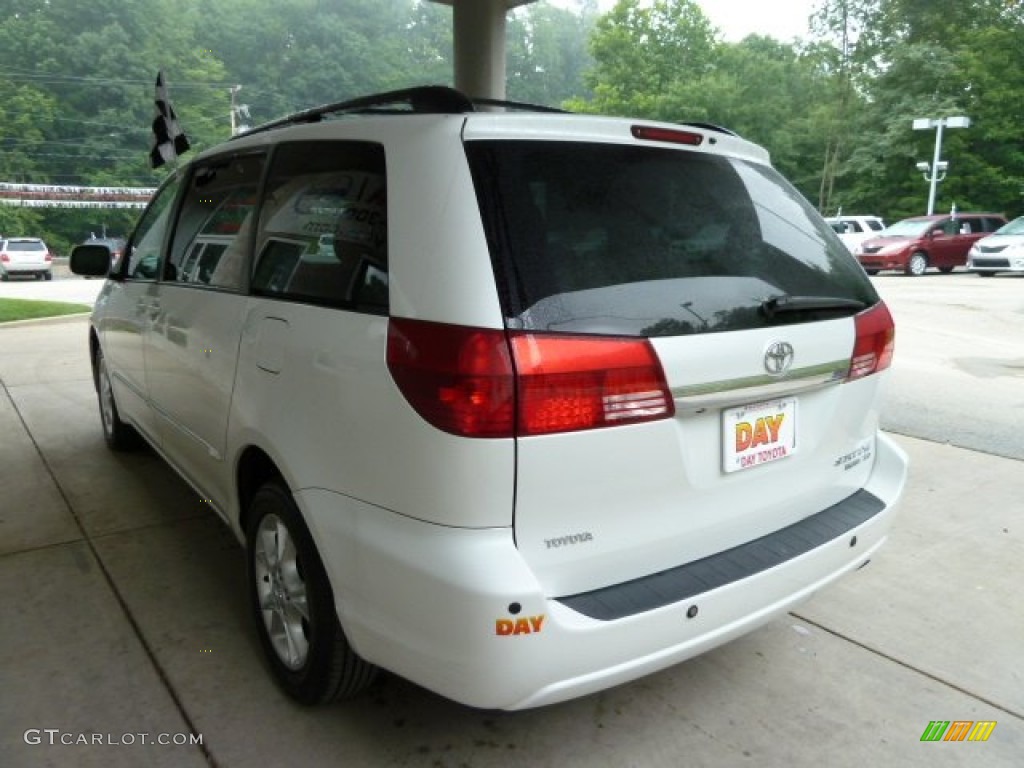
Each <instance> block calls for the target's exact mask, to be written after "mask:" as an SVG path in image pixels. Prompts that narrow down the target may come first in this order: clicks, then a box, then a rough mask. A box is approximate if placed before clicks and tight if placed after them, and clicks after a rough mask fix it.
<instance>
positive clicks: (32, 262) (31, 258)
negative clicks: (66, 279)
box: [0, 237, 53, 281]
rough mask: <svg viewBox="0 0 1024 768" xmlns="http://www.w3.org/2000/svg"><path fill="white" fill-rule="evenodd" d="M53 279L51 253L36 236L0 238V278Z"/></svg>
mask: <svg viewBox="0 0 1024 768" xmlns="http://www.w3.org/2000/svg"><path fill="white" fill-rule="evenodd" d="M11 277H34V278H36V279H37V280H42V279H46V280H52V279H53V254H52V253H50V249H49V248H47V247H46V243H44V242H43V241H42V240H40V239H39V238H38V237H8V238H0V280H5V281H6V280H10V279H11Z"/></svg>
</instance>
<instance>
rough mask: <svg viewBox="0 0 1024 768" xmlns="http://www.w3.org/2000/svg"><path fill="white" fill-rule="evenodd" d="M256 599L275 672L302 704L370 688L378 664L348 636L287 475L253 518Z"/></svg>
mask: <svg viewBox="0 0 1024 768" xmlns="http://www.w3.org/2000/svg"><path fill="white" fill-rule="evenodd" d="M246 571H247V576H248V578H247V583H248V589H249V598H250V606H251V609H252V613H253V618H254V620H255V622H256V627H257V632H258V633H259V637H260V644H261V645H262V646H263V652H264V655H265V656H266V659H267V662H268V664H269V665H270V669H271V672H272V674H273V677H274V680H275V681H276V682H277V684H278V685H279V686H280V687H281V689H282V690H283V691H284V692H285V693H287V694H288V695H289V696H290V697H292V698H293V699H295V700H296V701H298V702H299V703H301V704H307V705H310V704H326V703H329V702H331V701H336V700H339V699H344V698H350V697H352V696H355V695H356V694H358V693H360V692H361V691H363V690H364V689H365V688H367V687H368V686H369V685H370V684H371V683H372V682H373V680H374V678H375V677H376V675H377V667H375V666H374V665H372V664H370V663H368V662H367V661H365V660H364V659H362V658H360V657H359V656H358V655H357V654H356V652H355V651H353V650H352V647H351V646H350V645H349V644H348V640H347V639H346V637H345V633H344V631H343V630H342V628H341V624H340V622H339V621H338V614H337V612H336V609H335V605H334V593H333V592H332V590H331V584H330V581H329V580H328V578H327V572H326V570H325V569H324V566H323V562H322V561H321V560H320V556H319V554H318V553H317V551H316V546H315V544H314V543H313V537H312V536H311V535H310V533H309V529H308V528H306V524H305V523H304V522H303V520H302V514H301V513H300V512H299V509H298V507H297V506H296V505H295V502H294V500H293V499H292V496H291V493H290V492H289V491H288V490H287V488H285V487H284V486H283V485H282V484H281V482H280V481H279V480H275V481H271V482H268V483H266V484H265V485H263V486H262V487H261V488H260V489H259V490H258V491H257V492H256V495H255V496H253V499H252V503H251V504H250V505H249V512H248V519H247V523H246Z"/></svg>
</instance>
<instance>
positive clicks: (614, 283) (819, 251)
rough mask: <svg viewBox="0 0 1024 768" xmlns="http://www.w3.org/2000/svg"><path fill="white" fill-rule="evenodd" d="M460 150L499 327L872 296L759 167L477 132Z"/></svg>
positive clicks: (670, 327) (731, 320)
mask: <svg viewBox="0 0 1024 768" xmlns="http://www.w3.org/2000/svg"><path fill="white" fill-rule="evenodd" d="M466 152H467V155H468V157H469V161H470V167H471V170H472V172H473V180H474V184H475V186H476V191H477V197H478V200H479V203H480V209H481V214H482V217H483V221H484V225H485V228H486V231H487V236H488V242H489V244H490V249H491V255H492V260H493V262H494V266H495V272H496V274H497V276H498V285H499V289H500V291H501V295H502V301H503V305H504V308H505V314H506V318H507V323H508V325H509V327H512V328H522V329H527V330H545V331H563V332H572V333H606V334H618V335H629V336H677V335H683V334H691V333H708V332H717V331H730V330H738V329H745V328H752V327H760V326H764V325H768V324H770V323H771V322H803V321H807V320H814V319H821V318H822V317H823V316H824V315H823V314H822V313H817V314H816V313H814V312H808V313H786V314H785V317H784V319H780V318H776V319H775V320H774V321H773V320H771V319H770V318H768V317H766V315H765V313H764V312H763V311H762V304H763V302H764V301H765V300H767V299H770V298H773V297H777V296H814V297H831V298H836V299H850V300H853V301H856V302H861V303H862V304H863V305H864V306H870V305H872V304H874V303H875V302H876V301H877V294H876V293H875V291H874V288H873V287H872V285H871V283H870V281H869V280H868V278H867V276H866V275H865V274H864V271H863V270H862V269H861V268H860V266H859V265H858V264H857V262H856V261H854V260H853V258H852V257H851V256H850V254H849V252H848V251H847V249H846V248H845V247H844V246H843V244H842V243H841V242H840V240H839V239H838V238H837V237H836V236H835V233H834V232H833V231H832V229H831V227H830V226H829V225H828V224H826V223H825V221H824V220H823V219H822V218H821V217H820V216H819V215H818V213H817V212H816V211H815V210H814V209H813V208H812V207H811V206H810V205H809V204H808V203H807V201H806V200H805V199H804V198H803V197H802V196H801V195H800V193H799V192H797V191H796V190H795V189H793V187H791V186H790V185H789V184H788V183H787V182H786V181H785V180H783V178H782V177H781V176H780V175H779V174H778V173H776V172H775V171H774V170H773V169H771V168H770V167H767V166H763V165H760V164H757V163H752V162H747V161H744V160H738V159H733V158H727V157H721V156H716V155H712V154H707V153H698V152H685V151H679V150H670V149H662V148H652V147H634V146H623V145H615V144H596V143H595V144H590V143H571V142H542V141H484V140H480V141H472V142H468V143H467V145H466ZM832 316H834V315H832Z"/></svg>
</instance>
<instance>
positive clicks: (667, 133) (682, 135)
mask: <svg viewBox="0 0 1024 768" xmlns="http://www.w3.org/2000/svg"><path fill="white" fill-rule="evenodd" d="M630 133H632V134H633V138H634V139H643V140H644V141H663V142H666V143H669V144H689V145H690V146H692V147H696V146H699V145H700V144H701V143H703V141H704V135H703V134H700V133H693V132H692V131H677V130H674V129H672V128H655V127H654V126H651V125H634V126H633V127H632V128H630Z"/></svg>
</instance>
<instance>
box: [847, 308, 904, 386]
mask: <svg viewBox="0 0 1024 768" xmlns="http://www.w3.org/2000/svg"><path fill="white" fill-rule="evenodd" d="M854 326H855V328H856V333H857V338H856V340H855V341H854V343H853V355H852V357H851V359H850V372H849V373H848V374H847V375H846V380H847V381H853V380H854V379H861V378H864V377H865V376H870V375H871V374H873V373H878V372H879V371H884V370H885V369H886V368H888V367H889V366H890V365H891V364H892V351H893V346H894V344H895V337H896V324H895V323H894V322H893V319H892V315H891V314H889V308H888V307H887V306H885V302H883V301H880V302H878V303H877V304H875V306H873V307H871V309H867V310H865V311H863V312H861V313H860V314H859V315H857V316H856V317H854Z"/></svg>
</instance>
